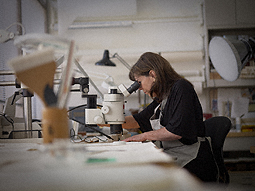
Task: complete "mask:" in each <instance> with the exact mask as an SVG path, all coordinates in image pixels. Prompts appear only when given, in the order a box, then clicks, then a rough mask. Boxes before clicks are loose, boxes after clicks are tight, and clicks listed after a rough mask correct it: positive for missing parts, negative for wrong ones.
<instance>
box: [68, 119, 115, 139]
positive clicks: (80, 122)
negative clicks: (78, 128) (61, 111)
mask: <svg viewBox="0 0 255 191" xmlns="http://www.w3.org/2000/svg"><path fill="white" fill-rule="evenodd" d="M69 119H71V120H73V121H75V122H77V123H80V124H82V125H85V126H86V127H88V128H90V129H92V130H94V131H96V132H98V133H101V134H102V135H104V136H106V137H107V138H109V139H112V140H114V139H113V138H112V137H110V136H109V135H107V134H105V133H103V132H102V131H99V130H97V129H96V128H94V127H91V126H87V125H86V124H85V123H83V122H81V121H79V120H76V119H74V118H72V117H69Z"/></svg>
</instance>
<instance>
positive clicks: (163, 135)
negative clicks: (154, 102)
mask: <svg viewBox="0 0 255 191" xmlns="http://www.w3.org/2000/svg"><path fill="white" fill-rule="evenodd" d="M181 138H182V137H181V136H179V135H175V134H173V133H171V132H170V131H168V130H167V129H166V128H165V127H163V128H161V129H158V130H156V131H148V132H145V133H142V134H139V135H134V136H132V137H129V138H127V139H124V140H123V141H126V142H129V141H136V142H143V141H147V140H149V141H173V140H178V139H181Z"/></svg>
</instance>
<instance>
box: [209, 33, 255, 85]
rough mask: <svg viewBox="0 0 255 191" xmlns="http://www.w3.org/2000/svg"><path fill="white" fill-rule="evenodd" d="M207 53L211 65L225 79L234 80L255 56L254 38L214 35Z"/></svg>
mask: <svg viewBox="0 0 255 191" xmlns="http://www.w3.org/2000/svg"><path fill="white" fill-rule="evenodd" d="M209 55H210V59H211V61H212V64H213V66H214V67H215V69H216V71H217V72H218V73H219V74H220V76H221V77H222V78H223V79H225V80H227V81H235V80H236V79H237V78H238V77H239V75H240V73H241V70H242V69H243V67H244V66H245V65H246V64H247V62H248V61H249V60H251V59H252V58H254V56H255V40H254V38H252V37H250V38H249V39H248V40H247V39H244V38H242V39H240V40H237V39H231V38H229V39H228V38H224V37H220V36H215V37H213V38H212V39H211V41H210V43H209Z"/></svg>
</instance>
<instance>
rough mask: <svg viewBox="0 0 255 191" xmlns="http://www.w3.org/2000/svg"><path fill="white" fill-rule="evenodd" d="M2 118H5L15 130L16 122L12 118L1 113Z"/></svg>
mask: <svg viewBox="0 0 255 191" xmlns="http://www.w3.org/2000/svg"><path fill="white" fill-rule="evenodd" d="M0 116H3V117H4V118H5V119H6V120H7V121H8V122H9V123H10V124H11V125H12V129H13V130H14V120H13V119H12V118H10V117H9V119H8V118H7V115H6V114H4V113H0Z"/></svg>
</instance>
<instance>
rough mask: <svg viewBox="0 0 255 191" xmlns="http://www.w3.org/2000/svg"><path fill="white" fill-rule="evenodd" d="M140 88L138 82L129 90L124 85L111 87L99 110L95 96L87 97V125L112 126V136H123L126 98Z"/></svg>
mask: <svg viewBox="0 0 255 191" xmlns="http://www.w3.org/2000/svg"><path fill="white" fill-rule="evenodd" d="M139 87H140V84H139V83H138V82H137V81H135V82H134V83H133V84H132V85H131V86H130V87H129V88H126V87H125V86H124V85H123V84H122V85H120V86H118V87H116V86H113V87H109V90H108V94H104V100H103V103H102V108H97V105H96V96H95V95H87V108H86V109H85V123H86V124H87V125H96V124H110V133H111V134H122V132H123V130H122V124H123V123H124V122H125V117H124V108H125V107H124V96H129V95H131V94H132V93H133V92H134V91H136V90H137V89H138V88H139ZM127 92H128V93H127Z"/></svg>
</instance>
